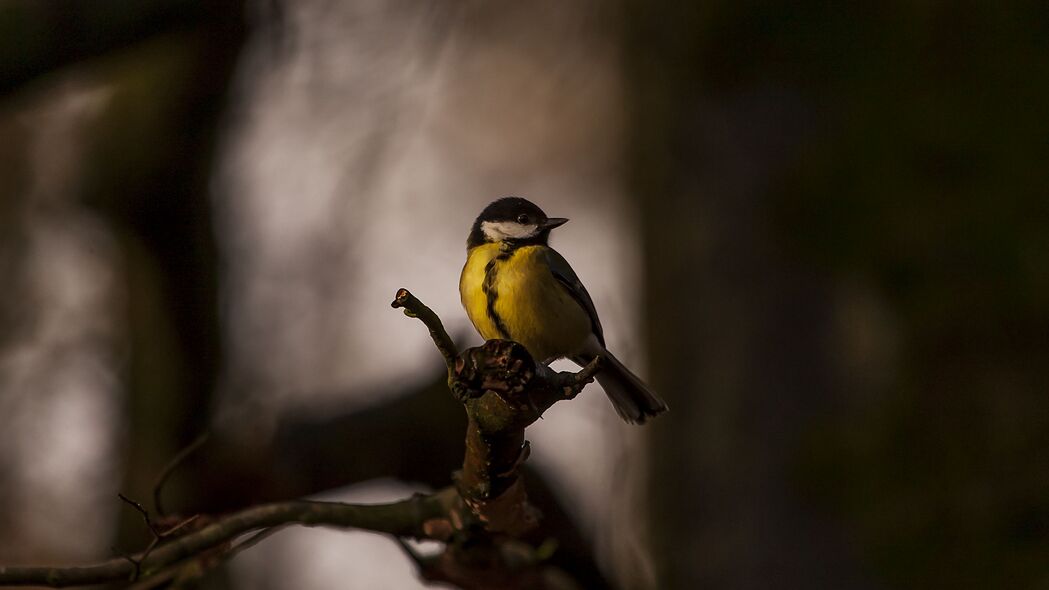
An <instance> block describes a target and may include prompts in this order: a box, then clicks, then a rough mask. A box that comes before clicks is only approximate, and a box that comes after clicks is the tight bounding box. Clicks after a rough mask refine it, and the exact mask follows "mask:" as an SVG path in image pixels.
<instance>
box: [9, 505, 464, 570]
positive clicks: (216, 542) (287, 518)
mask: <svg viewBox="0 0 1049 590" xmlns="http://www.w3.org/2000/svg"><path fill="white" fill-rule="evenodd" d="M454 497H455V491H454V490H453V489H451V488H448V489H446V490H443V491H441V492H439V493H437V494H433V495H428V496H415V497H413V498H409V499H407V500H402V501H400V502H394V503H392V504H374V505H356V504H343V503H339V502H313V501H306V500H296V501H292V502H278V503H274V504H264V505H261V506H256V507H253V508H248V509H246V510H242V511H240V512H236V513H234V514H230V515H227V516H224V517H221V518H218V519H217V520H215V521H214V522H212V523H211V524H209V525H207V526H205V527H203V528H201V529H200V530H198V531H195V532H192V533H189V534H186V535H185V536H183V537H179V538H177V539H173V540H171V541H168V542H166V543H165V544H163V545H161V546H159V547H157V548H156V549H155V550H153V552H152V553H151V554H150V555H149V556H147V557H146V559H144V560H142V561H141V562H140V568H141V571H142V575H143V576H148V575H149V574H150V573H151V572H155V571H157V570H159V569H161V568H164V567H167V566H170V565H173V564H175V563H178V562H180V561H182V560H185V559H187V558H191V557H195V556H198V555H200V554H201V553H203V552H206V551H208V550H211V549H214V548H216V547H219V546H221V545H223V544H226V543H229V542H230V541H232V540H234V539H235V538H237V537H238V536H240V535H243V534H244V533H248V532H251V531H255V530H261V529H268V528H270V527H277V526H283V525H288V524H299V525H304V526H330V527H341V528H357V529H363V530H369V531H375V532H381V533H389V534H393V535H398V536H406V537H419V538H425V537H426V536H427V535H426V533H425V532H424V528H425V524H426V522H427V521H428V520H431V519H437V518H442V517H445V516H446V515H447V513H448V510H449V507H450V506H451V505H452V504H454ZM132 557H133V558H135V557H137V558H139V559H141V554H140V555H138V556H132ZM135 569H136V568H135V565H134V563H133V562H131V561H128V560H127V559H125V558H114V559H110V560H107V561H103V562H100V563H95V564H90V565H85V566H79V567H5V566H0V586H51V587H55V588H60V587H65V586H83V585H87V584H101V583H105V582H114V581H120V580H129V579H131V576H132V575H134V573H135Z"/></svg>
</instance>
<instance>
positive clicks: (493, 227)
mask: <svg viewBox="0 0 1049 590" xmlns="http://www.w3.org/2000/svg"><path fill="white" fill-rule="evenodd" d="M567 221H568V220H567V219H565V218H563V217H547V216H546V213H543V210H542V209H540V208H539V207H537V206H536V205H535V203H533V202H531V201H529V200H527V199H522V198H521V197H503V198H501V199H498V200H495V201H492V203H491V204H489V205H488V206H487V207H485V208H484V211H481V214H480V215H478V216H477V220H476V221H474V225H473V228H472V229H471V230H470V237H469V238H468V239H467V240H466V247H467V248H473V247H475V246H480V245H481V244H485V243H489V242H508V243H510V244H513V245H515V246H524V245H528V244H546V242H547V240H549V239H550V230H552V229H554V228H555V227H557V226H559V225H563V224H564V223H565V222H567Z"/></svg>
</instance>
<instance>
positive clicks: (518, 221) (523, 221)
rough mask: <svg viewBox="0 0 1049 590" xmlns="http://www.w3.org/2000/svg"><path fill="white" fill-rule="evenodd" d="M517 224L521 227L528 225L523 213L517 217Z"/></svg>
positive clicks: (526, 217)
mask: <svg viewBox="0 0 1049 590" xmlns="http://www.w3.org/2000/svg"><path fill="white" fill-rule="evenodd" d="M517 223H520V224H521V225H527V224H528V216H527V215H525V214H524V213H522V214H520V215H518V216H517Z"/></svg>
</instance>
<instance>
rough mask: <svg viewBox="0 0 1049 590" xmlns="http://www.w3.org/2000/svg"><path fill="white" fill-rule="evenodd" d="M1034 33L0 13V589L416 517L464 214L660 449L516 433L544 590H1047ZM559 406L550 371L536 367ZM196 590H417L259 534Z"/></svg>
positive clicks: (253, 4) (454, 447)
mask: <svg viewBox="0 0 1049 590" xmlns="http://www.w3.org/2000/svg"><path fill="white" fill-rule="evenodd" d="M1046 104H1049V7H1047V6H1046V5H1045V3H1044V2H1026V3H1025V2H990V1H978V0H977V1H971V2H962V3H958V2H951V3H948V2H918V3H913V2H907V3H883V4H881V5H880V6H878V7H876V8H869V7H859V6H835V5H833V4H832V3H826V2H791V3H785V2H773V3H768V2H724V1H715V2H705V3H670V2H667V3H660V2H656V3H649V2H640V1H633V0H620V1H619V2H599V1H597V0H590V1H586V0H581V1H579V2H572V3H563V2H554V1H552V0H544V1H540V2H532V3H518V2H508V1H503V0H498V1H495V2H476V1H463V2H407V1H400V0H397V1H392V2H391V1H380V0H354V1H349V2H333V1H330V0H299V1H296V2H291V1H288V0H219V1H215V0H212V1H209V2H202V1H199V0H197V1H194V0H140V1H139V2H136V3H124V2H117V1H116V0H93V1H80V0H76V1H70V2H63V3H61V4H58V3H50V2H37V1H33V0H6V1H5V2H3V3H2V4H0V162H2V166H0V190H2V192H3V198H2V199H0V286H2V287H3V292H4V297H3V298H2V300H0V563H4V564H23V563H41V562H79V561H84V560H90V559H97V558H101V557H107V556H110V555H113V554H114V553H119V552H121V551H128V552H130V551H133V550H136V549H139V548H141V547H143V546H144V545H145V544H146V543H147V542H148V540H149V536H148V534H147V531H146V530H145V529H144V527H143V526H142V523H141V521H140V519H139V516H138V515H137V514H136V513H135V512H134V511H132V510H130V509H129V508H128V507H127V506H125V505H123V504H122V503H121V502H120V501H119V500H118V499H117V497H116V494H117V492H123V493H125V494H127V495H128V496H130V497H132V498H135V499H137V500H139V501H142V502H144V503H147V504H152V498H151V495H152V488H153V482H154V480H155V478H156V477H157V476H158V474H159V473H160V472H161V470H162V469H163V467H164V465H165V464H166V463H168V461H169V460H170V459H171V458H172V457H173V456H174V455H175V454H176V453H177V452H178V451H179V449H182V448H184V447H185V446H186V445H187V444H189V443H190V442H191V441H193V440H194V439H195V438H196V437H197V436H198V435H199V434H200V433H202V432H204V431H208V432H210V433H211V437H210V438H209V439H208V441H207V443H205V445H204V446H203V447H202V448H201V449H200V450H199V451H198V452H197V453H195V454H194V455H193V456H192V457H191V458H190V459H189V460H187V461H186V462H185V464H183V465H182V466H181V467H180V468H179V470H178V471H177V472H176V473H175V475H174V476H173V477H172V478H171V480H170V481H169V483H168V484H167V485H166V486H165V487H164V489H163V504H164V506H163V508H165V509H167V511H168V512H174V513H183V514H191V513H193V512H195V511H206V512H219V511H224V510H230V509H234V508H236V507H241V506H245V505H248V504H250V503H253V502H260V501H267V500H277V499H286V498H292V497H297V496H304V495H310V496H314V497H322V498H334V499H341V500H348V501H361V502H371V501H387V500H393V499H398V498H402V497H404V496H406V495H407V494H409V493H411V492H413V491H420V490H426V489H433V488H438V487H442V486H444V485H447V483H448V482H449V474H450V472H451V471H452V470H453V469H455V468H456V466H457V464H458V463H459V462H460V461H461V458H462V444H463V443H462V437H463V425H464V418H463V416H462V415H461V408H459V407H457V404H455V403H454V402H453V401H452V400H451V398H450V396H449V395H448V394H447V392H446V391H445V388H444V386H443V383H442V381H443V377H442V372H443V368H442V364H441V361H440V358H439V356H438V355H437V353H436V351H435V350H433V346H432V343H431V342H430V340H429V338H428V336H427V334H426V331H425V330H424V329H423V328H422V326H421V325H419V324H418V322H415V321H413V320H409V319H406V318H404V317H403V316H402V315H401V314H400V313H398V312H395V311H393V310H391V309H389V302H390V300H391V299H392V296H393V294H394V292H395V290H396V289H397V288H398V287H402V286H404V287H408V288H410V289H412V291H413V292H414V293H415V294H416V295H418V296H419V297H420V298H421V299H423V300H424V301H425V302H427V303H428V304H429V305H430V306H431V307H433V308H434V310H435V311H437V312H438V313H439V314H440V315H441V316H442V318H443V319H444V322H445V324H446V326H448V327H449V330H450V331H451V332H452V333H453V335H454V336H455V337H456V339H457V341H458V342H459V343H460V345H463V346H465V345H473V344H476V343H478V341H479V339H478V337H477V336H476V335H475V334H474V332H473V330H472V328H470V326H469V324H468V322H467V320H466V318H465V314H464V313H463V312H462V310H461V307H460V305H459V302H458V292H457V281H458V275H459V270H460V268H461V265H462V262H463V260H464V258H465V245H464V243H465V238H466V234H467V231H468V229H469V226H470V224H471V222H472V220H473V218H474V216H476V214H477V213H478V212H479V211H480V209H481V208H482V207H483V206H484V205H485V204H486V203H487V202H489V201H490V200H492V199H494V198H496V197H498V196H503V195H508V194H514V195H521V196H525V197H528V198H530V199H532V200H533V201H535V202H536V203H538V204H539V205H540V206H541V207H543V208H544V209H545V210H546V211H547V213H549V214H550V215H556V216H565V217H569V218H571V219H572V222H571V223H569V224H568V225H567V226H565V227H564V228H562V229H560V230H558V231H557V232H556V233H555V236H554V239H553V244H554V246H555V247H557V248H558V250H559V251H561V252H562V253H563V254H564V255H565V256H566V257H567V258H568V259H569V260H570V261H572V264H573V266H574V267H575V269H576V270H577V272H578V273H579V275H580V276H581V278H582V279H583V281H584V282H585V283H586V284H587V286H588V287H589V289H590V292H591V294H592V295H593V298H594V300H595V302H596V305H597V308H598V310H599V311H600V312H601V315H602V319H603V323H604V325H605V327H606V328H605V329H606V333H607V336H608V340H609V345H610V348H611V349H612V350H614V351H615V352H616V354H617V355H618V356H619V357H620V358H622V359H623V360H624V361H626V362H627V364H629V365H631V366H634V367H636V368H637V369H638V372H639V373H641V374H642V375H644V376H645V377H646V378H647V379H648V380H649V381H650V382H651V384H652V385H653V386H654V388H655V389H656V390H657V391H659V392H660V393H661V394H662V395H663V396H664V397H665V398H666V399H667V400H668V402H669V404H670V406H671V408H672V411H671V412H670V413H669V414H667V415H666V416H664V417H661V418H659V419H658V420H655V421H654V422H652V423H651V424H650V425H648V426H645V427H644V428H636V427H631V426H628V425H625V424H622V423H621V422H620V421H619V420H618V418H617V417H616V416H615V414H614V412H613V411H612V410H611V407H610V406H609V405H608V403H607V402H606V401H605V400H604V396H603V395H601V394H600V392H599V391H597V387H596V386H593V387H592V388H591V390H588V391H587V392H586V393H585V394H584V395H582V396H581V397H580V398H578V399H577V400H575V401H573V402H571V403H568V404H561V405H559V406H556V407H554V408H553V409H552V410H551V411H550V412H549V413H548V414H547V416H546V419H545V420H544V421H543V422H542V423H541V424H539V425H537V426H535V427H533V428H531V429H529V433H528V434H529V439H530V440H531V442H532V449H533V457H532V459H531V460H530V462H529V463H530V466H531V467H532V471H531V472H530V473H529V476H528V483H529V487H530V493H531V494H532V496H533V498H534V499H535V500H536V502H537V503H538V504H539V505H540V506H541V508H542V509H543V511H544V513H545V514H546V520H545V521H544V528H543V530H542V531H540V533H539V534H540V535H542V536H543V537H544V538H545V537H553V538H556V539H557V540H558V550H557V552H556V553H555V554H554V557H553V558H552V559H553V560H554V562H555V563H556V564H557V565H558V566H559V567H561V568H563V569H564V570H565V571H566V572H568V573H569V574H570V575H571V576H572V577H573V578H575V579H576V580H577V581H578V582H579V583H580V585H581V586H582V587H584V588H598V587H603V586H612V587H622V588H730V589H736V588H743V589H751V588H753V589H758V588H859V589H868V588H869V589H882V588H884V589H890V588H1049V194H1047V193H1049V191H1047V189H1049V109H1046V108H1045V105H1046ZM568 366H570V365H565V367H568ZM201 587H204V588H238V589H239V588H274V589H278V588H333V587H340V588H367V589H375V588H395V589H400V588H413V587H421V586H420V585H419V583H418V582H416V581H415V573H414V570H413V567H412V565H411V563H410V562H409V561H408V560H407V559H406V558H405V557H404V556H403V555H402V554H401V552H400V550H399V549H398V548H397V546H396V545H395V544H394V543H393V542H392V541H391V540H390V539H387V538H383V537H380V536H376V535H369V534H365V533H345V532H332V531H323V530H312V529H298V530H289V531H285V532H282V533H281V534H279V535H277V536H275V537H273V538H271V539H269V540H267V541H265V542H264V543H262V544H261V545H259V546H258V547H256V548H253V549H252V550H251V551H248V552H246V553H244V554H243V555H241V556H238V557H237V558H236V559H235V560H234V561H233V562H232V563H231V564H230V565H229V566H227V567H224V568H222V569H221V570H219V571H217V572H213V573H212V574H210V575H209V576H208V577H207V578H205V579H204V580H203V581H202V582H201Z"/></svg>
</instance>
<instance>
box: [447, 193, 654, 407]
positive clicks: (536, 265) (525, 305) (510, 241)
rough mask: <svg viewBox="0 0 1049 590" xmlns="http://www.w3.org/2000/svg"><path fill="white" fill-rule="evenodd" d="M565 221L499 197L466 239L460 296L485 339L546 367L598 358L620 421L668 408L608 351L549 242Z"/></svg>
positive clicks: (578, 286)
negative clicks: (508, 344)
mask: <svg viewBox="0 0 1049 590" xmlns="http://www.w3.org/2000/svg"><path fill="white" fill-rule="evenodd" d="M567 222H568V220H567V219H565V218H563V217H548V216H547V215H546V213H544V212H543V210H542V209H540V208H539V207H538V206H537V205H535V204H534V203H532V202H531V201H529V200H527V199H524V198H521V197H503V198H500V199H497V200H495V201H493V202H492V203H491V204H489V205H488V206H487V207H485V208H484V210H483V211H481V214H480V215H478V216H477V219H476V220H474V223H473V226H472V227H471V228H470V234H469V237H468V238H467V240H466V252H467V254H466V264H465V265H463V271H462V275H461V276H460V277H459V295H460V297H461V299H462V304H463V307H464V308H465V309H466V314H467V316H469V318H470V321H471V323H473V325H474V328H476V329H477V331H478V332H479V333H480V334H481V337H482V338H484V339H486V340H491V339H504V340H512V341H514V342H517V343H519V344H521V345H523V346H524V347H525V349H526V350H528V352H529V354H531V355H532V357H533V358H534V359H535V360H536V361H538V362H542V363H543V364H545V365H549V363H551V362H553V361H555V360H557V359H561V358H567V359H569V360H571V361H572V362H574V363H576V364H578V365H580V366H586V365H587V364H589V363H590V362H591V361H593V360H594V359H595V358H596V357H601V358H602V360H601V361H600V362H601V365H600V370H599V371H598V373H597V375H596V378H597V382H598V383H600V384H601V387H602V388H603V389H604V390H605V393H606V394H607V395H608V398H609V400H611V402H612V406H613V407H614V408H615V410H616V412H617V413H618V414H619V416H620V417H622V418H623V420H625V421H626V422H629V423H632V424H643V423H644V422H645V421H646V420H647V419H648V418H651V417H653V416H657V415H659V414H661V413H663V412H665V411H667V404H666V402H664V401H663V400H662V399H661V398H660V397H659V396H658V395H656V394H655V393H653V392H652V390H651V389H649V388H648V386H647V385H645V383H644V382H643V381H642V380H641V379H640V378H638V377H637V375H635V374H634V373H632V372H631V371H630V370H629V369H627V368H626V366H624V365H623V363H621V362H620V361H619V359H617V358H616V357H615V356H614V355H612V353H611V352H609V351H608V348H607V347H606V346H605V336H604V331H603V330H602V328H601V320H600V319H599V318H598V316H597V310H596V309H595V308H594V302H593V300H592V299H591V298H590V294H589V293H587V291H586V287H584V286H583V283H582V282H581V281H580V280H579V277H578V276H577V275H576V273H575V271H573V270H572V266H571V265H569V264H568V261H567V260H565V258H564V257H563V256H561V254H559V253H558V252H557V250H554V249H553V248H551V247H550V246H549V244H548V242H549V239H550V232H551V231H552V230H553V229H555V228H557V227H560V226H562V225H564V224H565V223H567Z"/></svg>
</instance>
